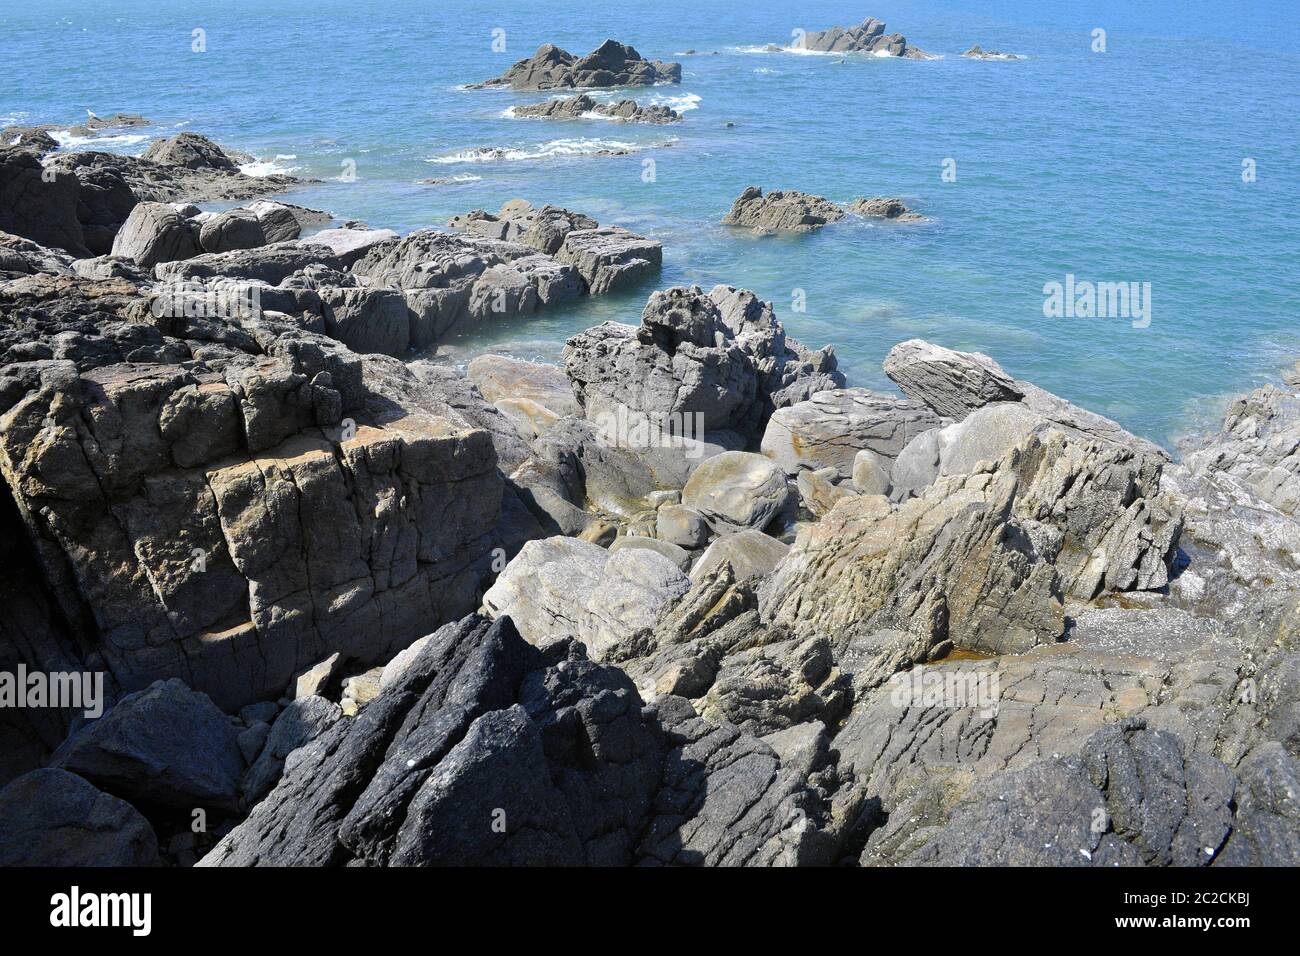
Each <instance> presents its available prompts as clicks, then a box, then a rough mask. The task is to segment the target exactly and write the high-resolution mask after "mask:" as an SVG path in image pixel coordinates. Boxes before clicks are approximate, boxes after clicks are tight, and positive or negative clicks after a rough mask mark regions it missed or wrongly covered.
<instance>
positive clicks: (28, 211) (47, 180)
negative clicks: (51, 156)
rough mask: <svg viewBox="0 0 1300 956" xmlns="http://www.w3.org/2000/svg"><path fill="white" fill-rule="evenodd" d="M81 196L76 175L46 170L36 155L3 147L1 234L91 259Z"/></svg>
mask: <svg viewBox="0 0 1300 956" xmlns="http://www.w3.org/2000/svg"><path fill="white" fill-rule="evenodd" d="M78 195H79V186H78V183H77V178H76V177H75V176H73V175H71V174H69V173H67V172H63V171H59V170H54V169H48V170H47V169H45V167H43V166H42V165H41V161H40V159H39V157H38V156H37V155H36V153H34V152H31V151H28V150H25V149H18V148H0V231H4V232H8V233H12V234H14V235H16V236H22V237H23V238H25V239H31V240H32V241H34V242H38V243H40V244H41V245H43V246H54V247H56V248H58V249H63V250H65V251H67V252H70V253H72V254H73V255H74V256H88V255H90V254H91V250H90V249H89V248H88V247H87V246H86V241H85V235H84V233H83V232H82V227H81V222H80V220H79V219H78V218H77V200H78Z"/></svg>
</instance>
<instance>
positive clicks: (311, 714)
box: [241, 696, 343, 806]
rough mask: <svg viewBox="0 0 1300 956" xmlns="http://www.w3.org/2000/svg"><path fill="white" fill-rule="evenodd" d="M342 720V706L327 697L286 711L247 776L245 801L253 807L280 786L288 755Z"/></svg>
mask: <svg viewBox="0 0 1300 956" xmlns="http://www.w3.org/2000/svg"><path fill="white" fill-rule="evenodd" d="M342 717H343V712H342V710H341V709H340V708H339V705H338V704H335V703H333V702H332V701H328V700H326V699H325V698H324V697H317V696H311V697H299V698H298V699H297V700H295V701H293V703H291V704H289V706H287V707H285V709H284V710H283V711H281V712H280V715H279V716H278V717H277V718H276V719H275V723H274V724H272V725H271V729H270V733H269V734H268V735H267V737H266V741H265V743H264V745H263V747H262V748H261V750H260V751H259V754H258V757H257V759H256V761H254V762H253V765H252V766H251V767H250V768H249V770H248V773H247V774H246V775H245V776H244V779H243V782H242V784H241V790H242V792H243V795H244V799H245V801H246V802H247V803H248V804H249V805H250V806H252V805H253V804H256V803H258V802H259V801H260V800H261V799H262V798H263V797H265V796H266V795H267V794H268V793H270V792H271V790H272V788H274V787H275V785H276V784H277V783H278V782H279V780H280V774H281V772H283V770H284V764H285V760H286V759H288V757H289V755H290V754H291V753H293V752H294V751H295V750H297V749H298V748H299V747H302V746H305V745H306V744H308V743H310V742H311V741H313V740H315V739H316V738H317V737H319V736H321V735H322V734H323V733H325V731H327V730H329V729H330V728H331V727H333V726H334V724H336V723H337V722H338V721H339V720H341V719H342Z"/></svg>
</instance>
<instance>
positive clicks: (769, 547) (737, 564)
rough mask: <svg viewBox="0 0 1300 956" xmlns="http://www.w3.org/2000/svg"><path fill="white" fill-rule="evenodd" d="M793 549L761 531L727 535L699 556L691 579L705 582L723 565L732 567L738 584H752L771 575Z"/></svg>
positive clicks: (738, 532) (692, 569)
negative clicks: (743, 582)
mask: <svg viewBox="0 0 1300 956" xmlns="http://www.w3.org/2000/svg"><path fill="white" fill-rule="evenodd" d="M789 551H790V546H789V545H788V544H785V543H783V542H781V541H778V540H777V539H776V538H774V537H772V536H771V535H769V534H763V532H761V531H754V530H745V531H737V532H734V533H733V534H724V535H721V536H720V537H718V538H716V539H714V541H713V543H712V544H710V545H709V546H708V548H707V549H705V551H704V553H703V554H702V555H700V559H699V560H698V561H697V562H695V566H694V567H693V568H691V579H692V580H694V581H700V580H703V579H704V577H705V576H707V575H709V574H711V573H713V572H714V571H715V570H716V569H717V568H718V567H720V566H722V565H723V564H727V565H730V566H731V568H732V573H733V574H734V575H735V579H736V580H737V581H749V580H751V579H753V578H762V577H766V576H767V575H769V574H771V573H772V571H773V569H775V568H776V566H777V565H778V564H779V563H780V562H781V559H782V558H784V557H785V556H786V554H787V553H788V552H789Z"/></svg>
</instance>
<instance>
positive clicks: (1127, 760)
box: [864, 719, 1300, 866]
mask: <svg viewBox="0 0 1300 956" xmlns="http://www.w3.org/2000/svg"><path fill="white" fill-rule="evenodd" d="M1270 756H1272V758H1273V761H1274V764H1273V766H1274V767H1276V768H1278V769H1281V770H1282V773H1283V774H1285V775H1286V776H1289V778H1290V779H1291V780H1294V779H1295V773H1296V762H1295V760H1294V758H1291V757H1289V756H1288V755H1286V754H1285V753H1281V754H1280V755H1279V754H1278V751H1273V753H1272V754H1271V755H1270ZM1279 758H1280V759H1279ZM1283 768H1284V769H1283ZM1250 769H1253V768H1250ZM1256 781H1258V783H1256V787H1258V788H1259V789H1264V790H1267V789H1268V785H1267V784H1264V786H1263V787H1259V784H1260V783H1263V781H1262V780H1259V779H1258V778H1257V777H1255V778H1252V781H1251V782H1256ZM1239 786H1241V785H1240V784H1239V782H1238V780H1237V779H1236V776H1235V775H1234V774H1233V772H1232V771H1231V770H1229V769H1228V768H1227V767H1225V766H1224V765H1223V764H1222V763H1221V762H1219V761H1218V760H1215V759H1214V758H1213V757H1210V756H1207V755H1205V754H1202V753H1198V752H1188V751H1187V750H1186V749H1185V748H1184V747H1183V745H1182V744H1181V742H1180V741H1179V740H1178V738H1177V737H1175V736H1173V735H1171V734H1167V733H1163V732H1160V731H1152V730H1148V729H1147V728H1146V725H1145V722H1144V721H1142V720H1141V719H1130V720H1127V721H1124V722H1121V723H1117V724H1112V725H1110V726H1108V727H1106V728H1104V729H1102V730H1099V731H1098V732H1097V733H1095V734H1094V735H1093V736H1092V737H1091V738H1090V739H1089V740H1088V742H1087V743H1086V744H1085V745H1084V748H1083V750H1082V752H1081V753H1080V754H1079V755H1078V756H1067V757H1061V758H1053V759H1048V760H1044V761H1042V762H1040V763H1037V764H1034V765H1033V766H1031V767H1028V768H1026V769H1025V770H1021V771H1018V772H1015V773H1012V774H1007V775H1003V776H999V777H994V778H992V779H990V780H989V781H987V782H986V783H985V784H983V785H981V786H978V787H977V788H975V789H974V790H973V791H972V792H971V793H970V794H969V796H968V797H967V799H965V800H963V801H962V802H960V803H958V804H957V806H956V807H955V808H953V809H952V810H951V811H949V813H948V814H946V816H947V819H946V820H941V819H936V816H937V815H936V814H935V813H934V811H933V810H931V811H930V814H929V816H930V819H928V820H926V821H925V822H924V825H918V823H919V821H917V820H915V819H912V820H907V821H905V822H904V821H901V820H900V822H899V824H897V825H893V826H890V827H887V828H886V829H885V830H883V831H880V832H879V833H877V834H876V835H873V837H872V839H871V842H870V843H869V844H868V846H867V849H866V852H865V854H864V861H866V862H876V861H877V860H878V859H880V858H882V857H883V858H884V859H889V860H891V861H894V862H902V863H907V864H913V865H914V864H931V865H933V864H939V865H962V866H980V865H994V866H996V865H1004V866H1005V865H1029V866H1116V865H1128V866H1132V865H1147V866H1152V865H1163V866H1208V865H1211V864H1218V863H1224V864H1228V865H1231V864H1233V863H1237V864H1240V863H1243V862H1250V863H1259V862H1263V861H1264V860H1269V861H1272V862H1275V863H1276V862H1283V861H1287V862H1294V860H1295V855H1296V852H1297V850H1300V842H1297V841H1296V839H1295V837H1294V823H1293V822H1292V823H1290V824H1282V825H1281V826H1279V824H1280V823H1281V820H1282V819H1284V817H1281V816H1279V815H1275V814H1274V813H1273V812H1271V811H1273V810H1274V808H1275V807H1277V808H1279V809H1280V807H1278V805H1277V804H1275V803H1273V800H1272V794H1268V795H1267V796H1265V795H1263V794H1260V796H1264V800H1263V801H1262V803H1263V806H1260V805H1259V804H1257V803H1256V802H1255V801H1256V800H1257V799H1258V797H1257V796H1256V794H1257V789H1256V787H1250V786H1249V784H1247V787H1243V788H1242V789H1243V790H1246V792H1247V793H1249V794H1250V795H1251V797H1252V798H1253V799H1251V800H1250V801H1248V802H1245V804H1244V805H1243V804H1242V803H1239V802H1238V800H1239V795H1238V787H1239ZM1247 788H1249V789H1247ZM1284 813H1286V815H1287V816H1291V817H1294V805H1293V802H1292V805H1291V806H1290V807H1288V808H1287V810H1285V811H1284ZM1288 830H1290V831H1291V832H1290V833H1288V832H1287V831H1288ZM900 831H902V832H900Z"/></svg>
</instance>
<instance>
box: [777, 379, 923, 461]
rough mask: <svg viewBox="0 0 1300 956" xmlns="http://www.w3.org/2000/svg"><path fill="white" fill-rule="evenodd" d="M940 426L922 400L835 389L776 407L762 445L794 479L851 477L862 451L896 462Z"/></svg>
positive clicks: (863, 390)
mask: <svg viewBox="0 0 1300 956" xmlns="http://www.w3.org/2000/svg"><path fill="white" fill-rule="evenodd" d="M942 424H944V420H943V419H942V418H940V417H939V416H938V415H936V414H935V413H934V412H932V411H931V410H930V409H929V408H928V407H926V406H925V405H924V404H922V403H921V402H916V401H910V400H900V399H896V398H891V397H890V396H888V395H881V394H879V393H877V392H873V391H871V390H870V389H865V388H844V389H835V390H828V391H824V392H818V393H817V394H815V395H813V396H812V397H811V398H809V399H808V400H807V401H803V402H799V403H797V404H794V405H790V406H788V407H786V408H781V409H777V410H776V411H775V412H774V413H773V414H772V417H771V418H770V419H769V420H768V423H767V429H766V430H765V431H764V432H763V441H762V446H761V447H762V451H763V454H764V455H766V456H767V457H768V458H771V459H772V460H773V461H774V462H775V463H776V464H777V465H779V466H780V467H781V468H782V469H783V470H784V471H785V473H786V474H787V475H790V476H792V477H793V476H795V475H797V474H798V473H799V472H801V471H805V470H807V471H816V470H818V469H819V468H835V469H837V470H838V472H839V475H840V477H842V478H851V477H852V476H853V463H854V459H855V456H856V455H857V453H858V452H859V451H860V450H862V449H869V450H871V451H872V452H875V453H876V454H877V455H879V456H880V457H881V458H882V459H884V460H886V461H891V462H892V461H893V460H894V459H895V458H897V457H898V455H899V453H900V452H901V451H902V450H903V448H904V447H905V446H906V445H907V444H908V442H910V441H912V440H913V439H914V438H915V437H916V436H917V435H918V434H920V433H921V432H924V431H929V430H930V429H932V428H937V427H939V426H940V425H942Z"/></svg>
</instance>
